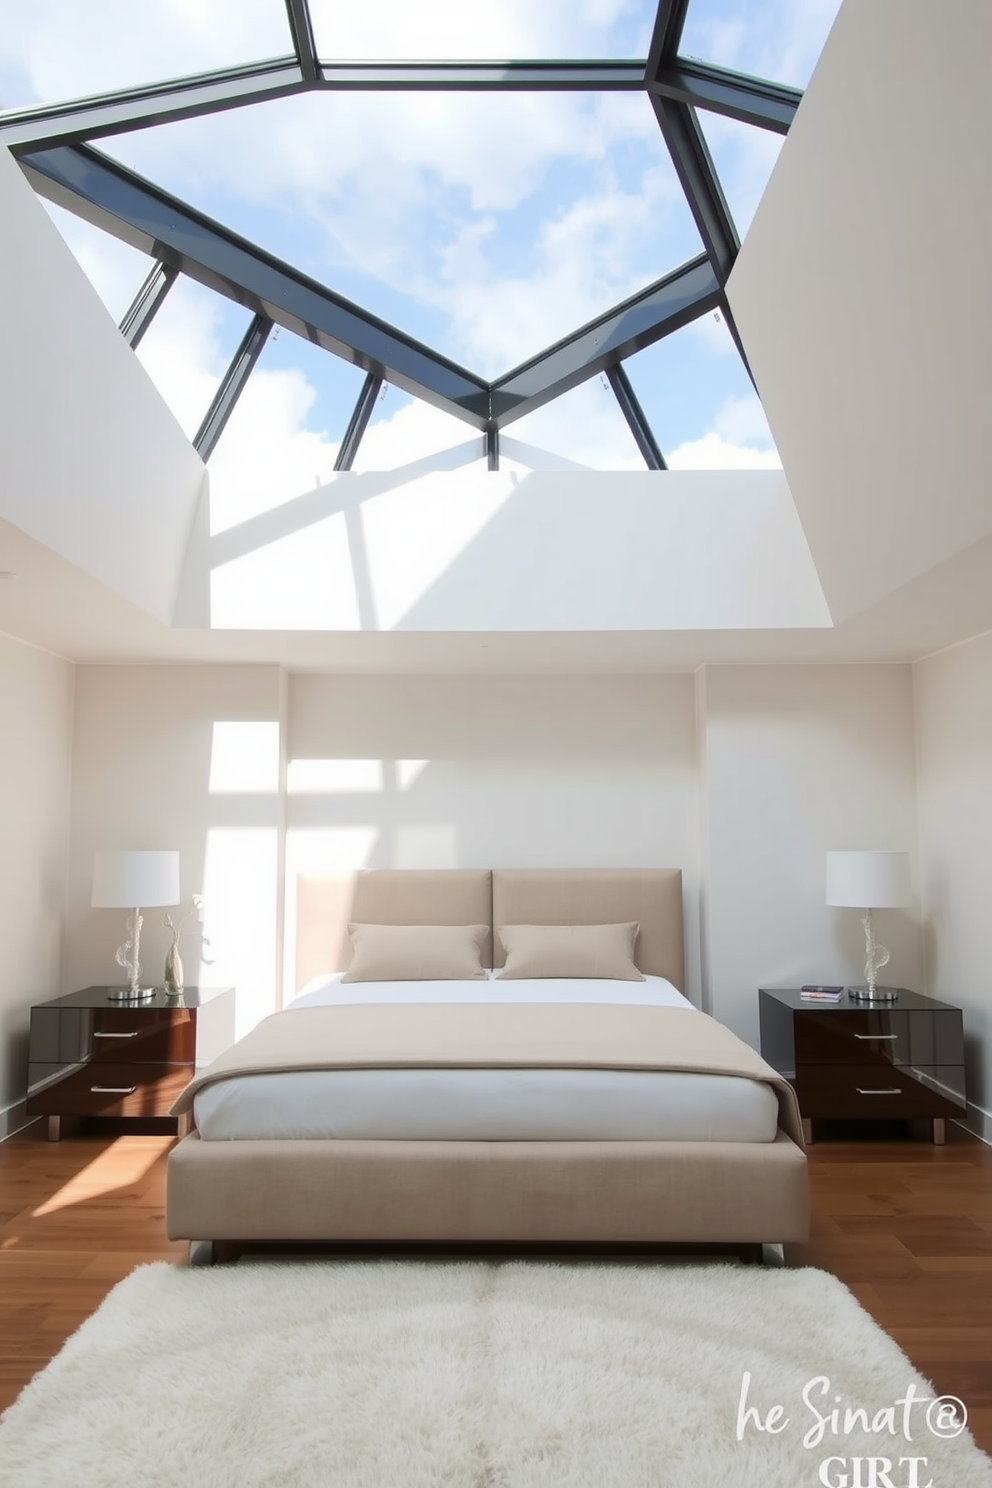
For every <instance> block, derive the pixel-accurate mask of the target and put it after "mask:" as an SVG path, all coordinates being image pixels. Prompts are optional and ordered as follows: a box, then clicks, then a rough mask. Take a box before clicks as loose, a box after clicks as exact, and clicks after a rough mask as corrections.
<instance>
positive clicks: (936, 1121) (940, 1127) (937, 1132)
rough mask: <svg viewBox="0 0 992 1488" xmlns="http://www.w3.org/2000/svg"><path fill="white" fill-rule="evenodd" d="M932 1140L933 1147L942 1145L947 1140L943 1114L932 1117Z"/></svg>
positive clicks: (945, 1122)
mask: <svg viewBox="0 0 992 1488" xmlns="http://www.w3.org/2000/svg"><path fill="white" fill-rule="evenodd" d="M933 1141H934V1146H935V1147H943V1145H944V1143H945V1142H946V1141H947V1120H946V1118H945V1117H943V1116H935V1117H934V1118H933Z"/></svg>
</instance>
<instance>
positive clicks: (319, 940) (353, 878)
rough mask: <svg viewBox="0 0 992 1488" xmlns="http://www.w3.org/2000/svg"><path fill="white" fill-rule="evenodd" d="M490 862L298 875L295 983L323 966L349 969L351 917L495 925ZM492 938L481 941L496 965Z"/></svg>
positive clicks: (368, 921)
mask: <svg viewBox="0 0 992 1488" xmlns="http://www.w3.org/2000/svg"><path fill="white" fill-rule="evenodd" d="M492 914H493V891H492V874H491V873H490V871H489V869H488V868H370V869H367V870H364V871H362V872H358V873H339V874H325V875H321V874H305V873H301V874H300V876H299V877H298V878H297V880H296V990H297V991H298V990H299V989H300V987H302V986H304V984H305V983H306V982H308V981H309V980H310V978H311V977H314V976H319V975H320V974H321V973H322V972H328V971H347V969H348V964H349V962H350V961H351V941H350V940H349V939H348V924H349V922H350V921H352V920H355V921H358V922H359V923H360V924H365V925H489V926H490V927H491V926H492V922H493V920H492ZM492 955H493V942H492V933H491V930H490V935H489V939H488V940H487V941H486V943H485V945H484V946H483V948H482V961H483V964H484V965H485V966H492V964H493V961H492Z"/></svg>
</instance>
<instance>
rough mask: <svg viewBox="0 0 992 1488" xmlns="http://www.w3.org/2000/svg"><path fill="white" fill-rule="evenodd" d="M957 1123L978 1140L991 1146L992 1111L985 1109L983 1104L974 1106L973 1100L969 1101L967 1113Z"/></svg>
mask: <svg viewBox="0 0 992 1488" xmlns="http://www.w3.org/2000/svg"><path fill="white" fill-rule="evenodd" d="M958 1125H959V1126H963V1127H964V1128H965V1130H966V1131H970V1132H971V1133H972V1135H973V1136H976V1137H977V1138H978V1139H979V1141H980V1142H985V1143H986V1144H987V1145H988V1146H989V1147H992V1111H986V1109H985V1107H984V1106H976V1105H975V1103H974V1101H969V1102H968V1114H967V1116H966V1117H965V1118H964V1119H963V1120H962V1121H959V1122H958Z"/></svg>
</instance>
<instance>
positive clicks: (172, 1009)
mask: <svg viewBox="0 0 992 1488" xmlns="http://www.w3.org/2000/svg"><path fill="white" fill-rule="evenodd" d="M111 990H112V989H111V988H109V987H84V988H83V989H82V990H81V991H79V992H70V993H68V995H67V996H65V997H55V998H53V999H52V1000H51V1002H43V1003H40V1004H39V1005H38V1006H37V1007H33V1008H32V1009H31V1035H30V1042H29V1048H28V1060H29V1065H28V1097H27V1114H28V1115H29V1116H47V1117H48V1137H49V1141H53V1142H57V1141H58V1139H59V1136H60V1135H61V1131H60V1123H61V1118H62V1117H63V1116H117V1117H124V1116H128V1117H133V1116H142V1117H144V1116H155V1117H167V1116H168V1114H169V1107H170V1106H171V1105H172V1103H173V1101H174V1100H175V1099H176V1097H177V1096H178V1095H179V1093H180V1091H181V1090H183V1089H184V1088H185V1086H186V1085H187V1084H188V1083H189V1081H190V1080H192V1078H193V1076H194V1074H195V1072H196V1066H197V1065H204V1064H209V1063H210V1062H211V1061H212V1060H213V1059H216V1057H217V1055H218V1054H220V1053H222V1052H223V1050H224V1049H227V1048H230V1046H231V1044H233V1043H234V988H233V987H187V988H186V989H185V991H184V992H183V993H182V995H181V996H177V997H170V996H168V995H167V994H166V992H165V991H163V990H161V989H157V990H156V992H155V995H154V996H153V997H150V998H145V999H144V1000H143V1001H141V1002H140V1003H133V1002H113V1001H111V999H110V997H109V995H108V994H109V993H110V991H111ZM113 990H117V989H113ZM172 1119H173V1120H175V1119H176V1118H172ZM182 1125H183V1122H182V1118H180V1119H179V1121H178V1122H177V1127H181V1126H182ZM180 1135H182V1132H181V1131H180Z"/></svg>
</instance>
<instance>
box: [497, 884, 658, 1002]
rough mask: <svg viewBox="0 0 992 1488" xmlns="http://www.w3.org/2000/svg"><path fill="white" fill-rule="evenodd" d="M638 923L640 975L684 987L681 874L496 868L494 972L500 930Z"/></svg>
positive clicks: (636, 955) (499, 951)
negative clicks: (662, 978) (524, 927)
mask: <svg viewBox="0 0 992 1488" xmlns="http://www.w3.org/2000/svg"><path fill="white" fill-rule="evenodd" d="M628 920H636V921H637V922H638V924H639V925H640V927H641V931H640V934H639V935H638V937H637V944H636V946H635V947H634V960H635V961H636V963H637V966H638V969H639V970H641V971H645V972H647V973H648V974H649V975H651V976H663V977H667V978H668V980H669V981H670V982H674V984H675V986H676V987H678V988H679V990H680V991H681V990H682V989H683V987H684V985H685V968H684V963H683V948H682V873H681V870H680V869H678V868H496V869H494V870H493V925H494V927H495V928H496V942H495V951H494V955H495V959H494V961H493V965H494V966H502V965H503V964H504V961H505V960H506V957H505V955H504V952H503V947H502V945H501V944H500V940H499V927H500V925H613V924H618V923H619V924H622V923H626V921H628Z"/></svg>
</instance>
